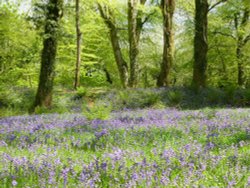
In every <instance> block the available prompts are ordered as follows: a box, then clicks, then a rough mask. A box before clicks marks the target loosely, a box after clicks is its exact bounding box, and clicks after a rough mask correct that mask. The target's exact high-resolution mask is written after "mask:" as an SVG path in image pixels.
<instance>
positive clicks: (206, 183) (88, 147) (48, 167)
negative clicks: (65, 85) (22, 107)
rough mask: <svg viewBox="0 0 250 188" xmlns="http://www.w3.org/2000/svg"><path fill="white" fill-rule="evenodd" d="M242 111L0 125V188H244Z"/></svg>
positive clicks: (248, 173)
mask: <svg viewBox="0 0 250 188" xmlns="http://www.w3.org/2000/svg"><path fill="white" fill-rule="evenodd" d="M249 114H250V110H249V109H211V108H206V109H202V110H186V111H180V110H176V109H161V110H155V109H145V110H126V111H120V112H113V113H111V114H110V119H108V120H100V119H93V120H88V119H86V118H85V117H84V116H82V115H81V114H62V115H58V114H47V115H36V116H19V117H9V118H4V119H1V120H0V156H1V159H0V182H1V183H0V187H3V188H5V187H6V188H7V187H13V186H15V187H201V186H203V187H248V186H250V182H249V181H250V163H249V161H250V158H249V156H250V144H249V143H250V130H249V119H250V116H249Z"/></svg>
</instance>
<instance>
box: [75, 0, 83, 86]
mask: <svg viewBox="0 0 250 188" xmlns="http://www.w3.org/2000/svg"><path fill="white" fill-rule="evenodd" d="M75 1H76V5H75V13H76V48H77V50H76V70H75V84H74V88H75V89H77V87H79V86H80V66H81V41H82V33H81V30H80V21H79V0H75Z"/></svg>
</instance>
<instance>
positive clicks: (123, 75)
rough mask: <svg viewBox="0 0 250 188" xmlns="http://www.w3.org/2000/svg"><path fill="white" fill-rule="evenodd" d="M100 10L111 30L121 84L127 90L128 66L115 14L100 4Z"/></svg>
mask: <svg viewBox="0 0 250 188" xmlns="http://www.w3.org/2000/svg"><path fill="white" fill-rule="evenodd" d="M98 9H99V12H100V15H101V17H102V18H103V20H104V22H105V24H106V25H107V27H108V28H109V35H110V40H111V44H112V48H113V52H114V56H115V61H116V65H117V68H118V71H119V76H120V80H121V84H122V86H123V88H126V87H127V85H128V65H127V62H126V61H125V60H124V58H123V55H122V51H121V47H120V43H119V37H118V29H117V27H116V23H115V18H114V16H113V12H112V10H111V9H110V7H108V6H103V5H101V4H98Z"/></svg>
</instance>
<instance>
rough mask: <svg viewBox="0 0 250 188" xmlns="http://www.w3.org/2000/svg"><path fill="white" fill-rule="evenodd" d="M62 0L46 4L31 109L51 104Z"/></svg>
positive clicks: (50, 0) (50, 1)
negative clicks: (36, 84)
mask: <svg viewBox="0 0 250 188" xmlns="http://www.w3.org/2000/svg"><path fill="white" fill-rule="evenodd" d="M62 7H63V0H49V1H48V2H47V4H46V20H45V21H46V22H45V27H44V41H43V50H42V55H41V69H40V77H39V85H38V89H37V93H36V98H35V102H34V105H33V109H32V110H33V111H34V109H35V108H36V107H37V106H43V107H46V108H49V107H51V105H52V92H53V81H54V77H55V61H56V52H57V33H58V29H59V20H60V18H61V17H62Z"/></svg>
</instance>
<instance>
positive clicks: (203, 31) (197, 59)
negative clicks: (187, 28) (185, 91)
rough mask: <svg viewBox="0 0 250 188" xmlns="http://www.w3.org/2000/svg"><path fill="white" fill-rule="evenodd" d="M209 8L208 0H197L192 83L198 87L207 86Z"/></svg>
mask: <svg viewBox="0 0 250 188" xmlns="http://www.w3.org/2000/svg"><path fill="white" fill-rule="evenodd" d="M208 8H209V6H208V2H207V0H195V37H194V65H193V83H192V84H193V86H194V88H196V89H199V88H201V87H205V86H206V69H207V52H208V42H207V27H208V18H207V16H208Z"/></svg>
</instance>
